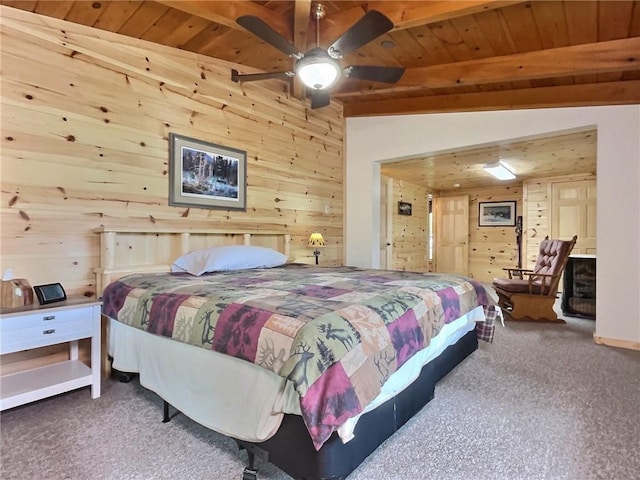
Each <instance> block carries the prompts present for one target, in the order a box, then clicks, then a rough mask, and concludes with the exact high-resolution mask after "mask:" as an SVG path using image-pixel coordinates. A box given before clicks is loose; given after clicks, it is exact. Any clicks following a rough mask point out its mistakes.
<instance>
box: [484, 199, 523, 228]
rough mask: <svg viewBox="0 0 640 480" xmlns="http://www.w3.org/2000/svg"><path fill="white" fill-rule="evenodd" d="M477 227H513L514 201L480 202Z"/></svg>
mask: <svg viewBox="0 0 640 480" xmlns="http://www.w3.org/2000/svg"><path fill="white" fill-rule="evenodd" d="M479 205H480V211H479V214H478V226H479V227H515V226H516V202H515V201H509V202H480V204H479Z"/></svg>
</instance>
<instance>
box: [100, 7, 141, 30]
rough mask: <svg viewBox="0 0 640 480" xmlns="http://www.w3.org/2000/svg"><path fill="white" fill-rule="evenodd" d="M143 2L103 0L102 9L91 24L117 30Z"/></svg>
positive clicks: (102, 28) (104, 28)
mask: <svg viewBox="0 0 640 480" xmlns="http://www.w3.org/2000/svg"><path fill="white" fill-rule="evenodd" d="M142 3H143V2H141V1H140V2H105V6H104V11H103V12H102V13H101V14H100V16H99V17H98V19H97V20H96V21H95V22H94V24H93V26H94V27H95V28H99V29H101V30H107V31H109V32H117V31H118V30H120V29H121V28H122V26H123V25H124V24H125V23H126V22H127V20H129V19H130V18H131V15H133V14H134V13H135V12H136V10H137V9H138V8H140V6H141V5H142Z"/></svg>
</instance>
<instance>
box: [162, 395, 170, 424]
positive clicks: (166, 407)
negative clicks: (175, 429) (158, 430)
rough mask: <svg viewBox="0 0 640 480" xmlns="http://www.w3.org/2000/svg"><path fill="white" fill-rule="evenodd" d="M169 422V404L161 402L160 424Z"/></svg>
mask: <svg viewBox="0 0 640 480" xmlns="http://www.w3.org/2000/svg"><path fill="white" fill-rule="evenodd" d="M169 421H171V417H170V416H169V402H167V401H166V400H163V404H162V423H167V422H169Z"/></svg>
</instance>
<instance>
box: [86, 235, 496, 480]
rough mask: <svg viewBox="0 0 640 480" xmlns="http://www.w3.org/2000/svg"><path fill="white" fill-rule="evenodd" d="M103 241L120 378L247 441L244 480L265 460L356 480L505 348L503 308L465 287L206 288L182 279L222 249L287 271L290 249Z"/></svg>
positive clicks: (336, 276)
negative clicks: (261, 251)
mask: <svg viewBox="0 0 640 480" xmlns="http://www.w3.org/2000/svg"><path fill="white" fill-rule="evenodd" d="M99 233H100V235H101V244H102V255H101V257H102V259H103V264H102V265H101V267H100V268H99V269H97V271H96V273H97V274H98V277H99V279H98V285H99V288H100V290H101V291H102V290H103V289H104V291H103V295H102V297H103V314H104V315H105V316H106V317H107V318H108V324H109V328H108V339H109V340H108V352H109V355H110V356H111V358H112V359H113V368H114V369H117V370H119V371H123V372H135V373H139V375H140V383H141V384H142V385H143V386H145V387H146V388H149V389H150V390H152V391H154V392H156V393H157V394H158V395H159V396H160V397H161V398H162V399H163V400H164V401H165V402H166V403H165V405H168V404H170V405H172V406H173V407H174V408H176V409H178V410H179V411H181V412H182V413H184V414H185V415H187V416H189V417H190V418H192V419H193V420H195V421H196V422H198V423H201V424H202V425H204V426H206V427H208V428H211V429H213V430H215V431H218V432H219V433H222V434H224V435H227V436H229V437H232V438H234V439H235V440H236V442H237V443H238V445H239V446H240V447H241V448H244V449H246V450H247V451H248V453H249V465H248V466H247V468H245V470H244V472H243V478H244V479H255V478H257V470H256V468H255V464H254V459H255V456H256V455H257V456H260V457H263V458H265V459H267V460H268V461H270V462H272V463H273V464H275V465H276V466H278V467H279V468H280V469H282V470H283V471H284V472H286V473H287V474H289V475H291V476H292V477H294V478H302V479H329V478H334V479H338V478H345V477H346V476H347V475H348V474H349V473H350V472H352V471H353V470H354V469H355V468H356V467H357V466H358V465H359V464H360V463H361V462H362V461H363V460H364V459H365V458H366V457H367V456H368V455H369V454H370V453H371V452H373V451H374V450H375V449H376V448H377V447H378V446H379V445H380V443H382V442H383V441H384V440H385V439H386V438H388V437H389V436H390V435H392V434H393V433H394V432H395V431H396V430H397V429H398V428H400V427H401V426H402V425H403V424H404V423H405V422H406V421H407V420H409V419H410V418H411V417H412V416H413V415H414V414H415V413H416V412H417V411H419V410H420V409H421V408H422V407H423V406H424V405H425V404H426V403H427V402H428V401H429V400H430V399H431V398H432V397H433V394H434V389H435V385H436V383H437V382H438V380H439V379H440V378H442V377H443V376H444V375H446V374H447V373H448V372H449V371H450V370H451V369H453V368H454V367H455V366H456V365H457V364H459V363H460V362H461V361H462V360H464V358H466V357H467V356H468V355H469V354H471V353H472V352H473V351H474V350H475V349H476V348H477V346H478V336H479V335H480V337H481V338H483V339H486V340H489V341H490V340H491V339H492V328H493V325H492V321H493V319H494V318H495V316H494V313H495V311H494V309H493V300H492V299H491V296H490V295H489V293H488V292H487V291H486V290H485V289H484V287H483V286H482V285H481V284H480V283H478V282H474V281H472V280H470V279H467V278H464V277H459V276H452V275H437V274H420V273H414V272H391V271H381V270H370V269H359V268H353V267H338V268H323V267H316V266H313V265H307V264H297V263H285V264H284V265H281V266H275V267H272V268H254V269H242V270H229V271H222V272H216V273H205V274H203V275H200V276H194V275H192V274H190V273H187V272H169V270H170V268H169V266H170V264H171V262H172V261H173V260H174V259H176V258H178V257H179V256H180V255H184V254H185V253H186V252H189V251H193V250H201V249H204V248H205V247H210V246H212V245H213V246H223V245H227V244H234V245H244V246H250V245H260V246H261V247H267V246H268V247H269V248H270V249H273V250H278V251H281V252H284V254H285V255H284V256H285V257H288V256H289V254H290V237H289V236H288V235H282V234H278V233H268V232H259V233H257V232H240V233H237V234H229V233H224V232H216V231H190V232H176V231H155V230H154V231H142V232H140V231H130V230H113V229H111V230H107V229H101V230H100V231H99ZM158 244H160V245H161V247H158ZM150 251H151V252H152V253H149V252H150ZM132 259H133V261H132ZM165 417H166V413H165Z"/></svg>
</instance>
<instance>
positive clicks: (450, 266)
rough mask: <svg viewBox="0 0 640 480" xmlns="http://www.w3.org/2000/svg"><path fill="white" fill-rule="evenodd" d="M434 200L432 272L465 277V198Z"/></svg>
mask: <svg viewBox="0 0 640 480" xmlns="http://www.w3.org/2000/svg"><path fill="white" fill-rule="evenodd" d="M434 200H435V218H436V225H435V227H436V228H435V230H436V232H435V233H436V242H435V267H436V272H440V273H455V274H459V275H468V274H469V196H468V195H460V196H458V197H438V198H434Z"/></svg>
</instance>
